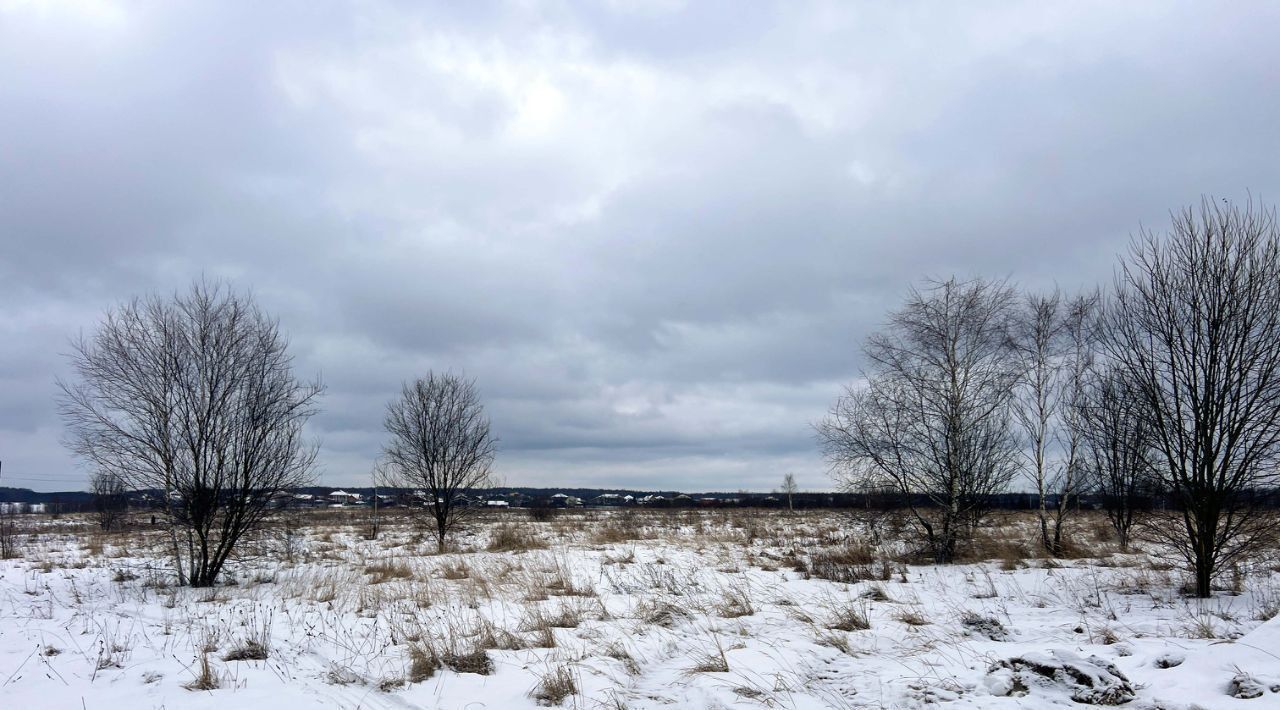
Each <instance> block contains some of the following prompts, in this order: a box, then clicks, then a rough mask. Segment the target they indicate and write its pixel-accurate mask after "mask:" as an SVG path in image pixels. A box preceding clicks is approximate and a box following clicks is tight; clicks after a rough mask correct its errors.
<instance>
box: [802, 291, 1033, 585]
mask: <svg viewBox="0 0 1280 710" xmlns="http://www.w3.org/2000/svg"><path fill="white" fill-rule="evenodd" d="M1014 301H1015V296H1014V292H1013V290H1012V289H1011V288H1010V287H1009V286H1008V285H1006V284H1005V283H1003V282H990V281H984V280H974V281H957V280H956V279H950V280H948V281H944V282H940V283H932V284H931V285H930V286H929V287H928V288H927V289H925V290H923V291H921V290H914V289H913V290H912V291H911V293H910V295H909V296H908V298H907V303H906V305H905V306H904V307H903V308H902V309H901V310H899V311H897V312H896V313H894V314H893V315H892V316H891V318H890V321H889V326H888V328H887V329H885V330H884V331H882V332H879V333H876V334H874V335H872V336H871V337H870V338H869V339H868V342H867V345H866V347H865V349H864V350H865V354H866V358H867V362H868V364H869V366H870V371H869V372H868V373H866V375H865V377H866V384H865V385H863V386H851V387H849V388H847V389H846V392H845V396H844V397H842V398H840V399H839V400H838V401H837V402H836V404H835V405H834V406H833V407H832V409H831V412H830V413H829V414H828V416H827V417H826V419H824V420H823V421H822V422H821V423H820V424H819V425H818V435H819V438H820V440H821V441H822V443H823V447H824V451H825V453H826V456H827V459H828V461H830V462H831V464H832V465H833V467H834V469H835V471H836V475H837V477H838V478H839V479H840V480H841V481H842V482H843V483H844V484H845V486H846V487H848V488H850V489H853V490H866V489H874V488H888V489H890V490H894V491H896V492H897V493H898V494H899V495H900V496H901V498H902V501H903V503H904V505H905V506H906V507H907V508H908V509H909V510H910V512H911V514H912V517H913V519H914V520H915V522H916V524H917V526H918V529H919V530H920V532H921V533H922V537H923V539H924V541H925V543H926V546H927V550H928V552H929V554H931V555H932V557H933V559H934V560H935V561H936V562H940V563H941V562H950V561H951V560H952V559H954V557H955V554H956V550H957V547H958V545H959V544H960V543H962V542H963V541H965V540H967V539H968V538H969V537H970V536H971V535H972V533H973V531H974V529H975V528H976V527H977V526H978V525H979V524H980V523H981V521H982V519H983V518H984V516H985V515H986V514H987V513H988V512H989V505H990V501H989V497H990V496H991V495H992V494H995V493H998V492H1000V491H1001V490H1002V489H1003V488H1004V487H1005V486H1007V485H1008V483H1009V481H1010V480H1011V479H1012V478H1013V476H1014V475H1015V474H1016V472H1017V456H1018V454H1017V446H1016V440H1015V438H1014V436H1013V433H1012V431H1011V424H1010V405H1011V400H1012V396H1013V395H1012V392H1013V387H1014V384H1015V382H1016V380H1017V377H1018V368H1017V367H1016V362H1015V359H1014V358H1013V357H1011V353H1010V347H1009V333H1008V329H1009V327H1010V318H1011V316H1012V309H1013V305H1014Z"/></svg>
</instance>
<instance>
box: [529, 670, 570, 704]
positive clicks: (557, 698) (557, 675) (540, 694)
mask: <svg viewBox="0 0 1280 710" xmlns="http://www.w3.org/2000/svg"><path fill="white" fill-rule="evenodd" d="M577 693H578V683H577V680H576V679H575V678H574V676H573V672H572V671H571V670H569V667H568V666H567V665H559V666H555V667H553V668H552V669H550V670H549V671H547V673H546V674H545V675H543V676H542V677H541V678H540V679H539V680H538V685H537V686H536V687H534V689H533V692H532V693H531V694H530V696H531V697H532V698H533V699H534V700H536V701H538V704H539V705H559V704H560V703H563V702H564V700H565V698H568V697H569V696H571V695H576V694H577Z"/></svg>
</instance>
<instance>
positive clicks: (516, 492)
mask: <svg viewBox="0 0 1280 710" xmlns="http://www.w3.org/2000/svg"><path fill="white" fill-rule="evenodd" d="M337 491H345V492H347V493H353V494H357V495H358V496H359V497H360V499H361V501H362V503H361V504H362V505H366V506H367V505H371V502H372V500H373V497H374V495H375V492H376V494H377V495H378V496H379V497H380V500H381V501H382V504H383V505H384V506H386V507H396V506H399V505H403V504H405V501H407V500H410V499H411V498H412V494H413V491H411V490H408V489H398V488H377V489H375V488H371V487H358V488H347V487H344V488H334V487H328V486H308V487H305V488H297V489H291V490H290V491H288V492H289V493H290V494H294V495H297V496H311V499H310V500H312V501H314V505H325V504H327V503H328V502H329V501H328V499H329V497H330V496H331V495H332V494H333V493H334V492H337ZM465 495H466V496H467V498H468V499H469V500H470V501H473V502H475V503H476V504H483V503H484V502H485V501H489V500H501V501H506V502H507V503H509V505H510V507H514V508H544V507H565V505H564V503H563V501H564V500H565V499H566V498H567V499H571V500H577V501H580V502H581V506H580V507H585V508H616V507H639V508H785V507H787V501H786V497H785V496H784V495H782V494H779V493H751V492H734V493H727V492H699V493H682V492H680V491H672V490H664V491H643V490H632V489H622V488H534V487H512V488H483V489H475V490H471V491H467V492H466V494H465ZM1246 495H1248V496H1250V497H1251V498H1252V499H1253V500H1255V501H1257V502H1258V503H1259V504H1261V505H1263V506H1265V507H1280V491H1275V490H1272V491H1257V492H1253V493H1249V494H1246ZM162 498H163V496H162V495H161V494H160V492H159V491H135V492H132V493H131V494H129V503H130V507H133V508H138V509H146V508H151V507H158V506H159V502H160V500H162ZM283 500H284V499H282V501H283ZM0 502H7V503H25V504H43V505H44V506H45V508H44V510H45V512H46V513H51V514H58V513H76V512H91V511H93V510H95V501H94V496H93V494H92V493H86V492H84V491H61V492H55V493H40V492H36V491H32V490H29V489H26V488H5V487H0ZM906 502H907V501H904V500H903V497H902V495H901V494H897V493H831V492H817V493H804V492H800V493H796V494H795V495H794V496H792V505H793V507H794V508H795V509H796V510H819V509H846V510H848V509H864V510H881V511H890V510H895V509H898V508H905V507H906V505H905V503H906ZM910 502H911V503H912V504H913V505H914V506H916V507H922V508H927V507H929V506H930V500H929V498H928V497H927V496H924V495H921V496H917V497H916V498H915V500H912V501H910ZM1046 502H1047V503H1048V504H1049V505H1056V504H1057V503H1058V499H1057V496H1047V497H1046ZM986 503H987V505H988V506H989V507H991V508H993V509H997V510H1011V511H1012V510H1034V509H1037V508H1038V507H1039V500H1038V499H1037V496H1036V495H1035V494H1034V493H1001V494H997V495H992V496H988V497H987V499H986ZM1105 503H1106V501H1105V499H1104V497H1103V496H1101V495H1094V494H1086V495H1079V496H1073V497H1072V500H1071V502H1070V505H1072V506H1075V507H1077V508H1079V509H1081V510H1095V509H1099V508H1102V507H1103V505H1104V504H1105ZM1136 503H1137V505H1138V507H1139V509H1144V510H1159V509H1173V508H1175V506H1176V503H1175V502H1174V500H1173V498H1172V497H1171V496H1162V495H1147V496H1142V497H1140V498H1139V499H1138V500H1137V501H1136ZM280 507H289V504H288V503H283V504H282V505H281V506H280ZM300 507H306V506H300ZM572 507H579V506H572Z"/></svg>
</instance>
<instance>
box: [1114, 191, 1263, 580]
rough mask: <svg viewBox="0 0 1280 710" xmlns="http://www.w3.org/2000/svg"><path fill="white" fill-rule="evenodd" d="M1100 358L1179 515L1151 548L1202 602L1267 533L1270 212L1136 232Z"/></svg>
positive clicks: (1202, 210)
mask: <svg viewBox="0 0 1280 710" xmlns="http://www.w3.org/2000/svg"><path fill="white" fill-rule="evenodd" d="M1106 336H1107V337H1106V350H1107V354H1108V356H1109V359H1110V360H1111V361H1112V362H1113V363H1114V365H1115V367H1116V368H1117V370H1118V371H1119V372H1120V374H1121V375H1122V376H1123V378H1124V380H1125V381H1126V382H1128V383H1130V384H1131V385H1132V388H1133V392H1134V393H1135V394H1136V395H1137V397H1138V398H1139V400H1140V401H1141V404H1142V405H1143V412H1142V415H1143V416H1144V417H1146V418H1147V420H1148V421H1149V422H1150V425H1151V433H1152V438H1153V441H1154V448H1155V451H1156V452H1157V454H1158V457H1159V462H1158V465H1157V466H1155V467H1154V473H1155V475H1156V477H1157V480H1158V481H1159V482H1160V483H1161V484H1162V486H1163V487H1164V488H1165V489H1167V490H1168V491H1169V494H1170V495H1171V496H1172V501H1173V503H1174V504H1175V507H1176V509H1177V511H1176V522H1175V523H1174V524H1173V525H1164V526H1158V527H1156V528H1155V530H1156V531H1157V533H1158V534H1162V536H1163V537H1164V539H1165V540H1166V541H1167V542H1168V543H1170V544H1172V545H1173V546H1174V548H1175V549H1177V550H1178V551H1179V552H1180V553H1181V554H1182V555H1183V556H1184V557H1185V558H1186V560H1187V561H1188V563H1189V564H1190V566H1191V567H1192V569H1193V570H1194V574H1195V589H1196V594H1197V595H1198V596H1201V597H1207V596H1209V595H1210V593H1211V583H1212V580H1213V578H1214V576H1215V575H1216V574H1217V573H1218V572H1219V571H1220V570H1222V569H1223V568H1224V566H1225V565H1227V564H1229V563H1230V562H1232V561H1233V560H1236V559H1239V558H1240V557H1242V556H1244V555H1247V554H1248V553H1249V552H1250V551H1252V550H1254V549H1256V547H1257V544H1258V543H1259V542H1260V541H1262V540H1264V539H1266V537H1267V536H1268V535H1269V534H1270V533H1271V530H1270V528H1271V525H1269V524H1267V522H1268V521H1264V520H1263V519H1262V516H1261V515H1260V514H1259V506H1258V505H1257V501H1258V499H1259V495H1260V492H1261V491H1262V490H1263V489H1265V488H1269V487H1272V486H1274V485H1275V484H1276V483H1277V479H1278V474H1277V463H1278V462H1280V234H1278V233H1277V228H1276V218H1275V212H1274V210H1266V209H1261V208H1255V207H1254V205H1253V204H1252V203H1251V202H1250V203H1247V204H1246V205H1245V206H1243V207H1240V206H1237V205H1232V204H1218V203H1217V202H1215V201H1213V200H1210V199H1208V198H1206V199H1204V200H1202V202H1201V204H1200V207H1199V209H1194V208H1186V209H1183V210H1182V211H1180V212H1177V213H1175V214H1174V215H1173V224H1172V229H1171V231H1170V232H1169V234H1168V235H1167V236H1166V237H1164V238H1160V237H1158V236H1156V235H1155V234H1153V233H1151V232H1148V231H1145V230H1144V231H1142V232H1141V233H1140V234H1139V235H1138V236H1137V237H1136V238H1135V239H1134V241H1133V244H1132V246H1131V248H1130V253H1129V256H1128V258H1127V259H1125V260H1123V262H1122V265H1121V269H1120V271H1119V273H1118V274H1117V278H1116V288H1115V296H1114V299H1113V300H1112V305H1111V308H1109V310H1108V318H1107V328H1106Z"/></svg>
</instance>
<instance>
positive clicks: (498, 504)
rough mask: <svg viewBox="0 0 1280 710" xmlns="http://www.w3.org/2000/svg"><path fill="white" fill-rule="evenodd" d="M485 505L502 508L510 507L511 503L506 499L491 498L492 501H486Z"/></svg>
mask: <svg viewBox="0 0 1280 710" xmlns="http://www.w3.org/2000/svg"><path fill="white" fill-rule="evenodd" d="M485 506H486V507H488V508H496V509H499V510H501V509H506V508H510V507H511V504H510V503H508V502H507V501H505V500H490V501H485Z"/></svg>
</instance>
